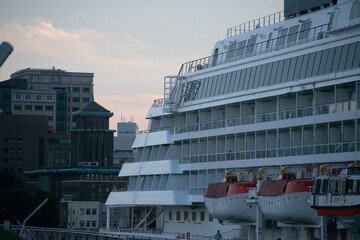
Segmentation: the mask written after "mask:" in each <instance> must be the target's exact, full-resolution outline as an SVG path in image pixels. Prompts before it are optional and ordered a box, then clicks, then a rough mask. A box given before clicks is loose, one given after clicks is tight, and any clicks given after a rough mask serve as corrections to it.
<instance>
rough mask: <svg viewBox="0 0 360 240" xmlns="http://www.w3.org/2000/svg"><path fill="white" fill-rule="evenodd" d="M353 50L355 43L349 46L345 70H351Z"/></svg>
mask: <svg viewBox="0 0 360 240" xmlns="http://www.w3.org/2000/svg"><path fill="white" fill-rule="evenodd" d="M355 50H356V43H352V44H350V45H349V52H348V55H347V58H346V65H345V69H349V68H351V66H352V64H353V60H354V56H355Z"/></svg>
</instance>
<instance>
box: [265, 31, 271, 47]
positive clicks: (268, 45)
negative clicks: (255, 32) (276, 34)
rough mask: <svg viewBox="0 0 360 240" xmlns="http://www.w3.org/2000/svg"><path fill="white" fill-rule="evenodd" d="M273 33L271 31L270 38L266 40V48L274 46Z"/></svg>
mask: <svg viewBox="0 0 360 240" xmlns="http://www.w3.org/2000/svg"><path fill="white" fill-rule="evenodd" d="M272 35H273V33H272V32H271V33H269V38H268V40H267V41H266V48H270V47H272V44H273V39H272Z"/></svg>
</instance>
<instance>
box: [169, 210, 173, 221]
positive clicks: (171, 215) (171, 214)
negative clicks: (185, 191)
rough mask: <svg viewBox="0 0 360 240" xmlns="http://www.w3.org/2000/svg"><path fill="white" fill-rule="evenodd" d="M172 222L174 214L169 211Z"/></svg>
mask: <svg viewBox="0 0 360 240" xmlns="http://www.w3.org/2000/svg"><path fill="white" fill-rule="evenodd" d="M172 220H173V212H172V211H169V221H172Z"/></svg>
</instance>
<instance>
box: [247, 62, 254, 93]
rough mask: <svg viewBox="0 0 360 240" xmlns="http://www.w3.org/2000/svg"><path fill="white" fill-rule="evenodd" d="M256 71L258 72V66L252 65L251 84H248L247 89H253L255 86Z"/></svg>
mask: <svg viewBox="0 0 360 240" xmlns="http://www.w3.org/2000/svg"><path fill="white" fill-rule="evenodd" d="M255 72H256V67H252V68H251V72H250V79H249V84H248V87H247V89H253V88H254V80H255Z"/></svg>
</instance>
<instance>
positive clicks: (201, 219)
mask: <svg viewBox="0 0 360 240" xmlns="http://www.w3.org/2000/svg"><path fill="white" fill-rule="evenodd" d="M200 221H202V222H203V221H205V212H200Z"/></svg>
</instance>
